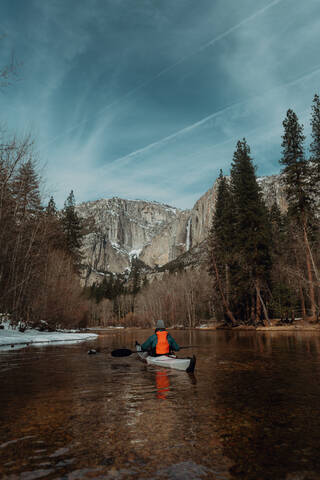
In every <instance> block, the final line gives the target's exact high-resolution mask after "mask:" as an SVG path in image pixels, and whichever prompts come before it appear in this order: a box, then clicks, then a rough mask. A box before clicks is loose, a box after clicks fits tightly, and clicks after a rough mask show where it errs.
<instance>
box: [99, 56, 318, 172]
mask: <svg viewBox="0 0 320 480" xmlns="http://www.w3.org/2000/svg"><path fill="white" fill-rule="evenodd" d="M319 72H320V64H318V65H316V66H315V67H314V68H313V69H312V70H310V71H308V72H306V73H303V74H302V75H300V76H299V77H297V78H295V79H293V80H290V81H289V82H287V83H284V84H282V85H277V86H275V87H272V88H270V89H269V90H266V91H265V92H264V93H263V94H262V95H256V96H253V97H250V98H248V99H246V100H242V101H240V102H236V103H233V104H232V105H229V106H228V107H225V108H222V109H221V110H218V111H216V112H214V113H211V114H210V115H208V116H206V117H204V118H202V119H201V120H198V121H197V122H195V123H192V124H191V125H188V126H187V127H184V128H182V129H181V130H178V131H176V132H174V133H172V134H171V135H168V136H166V137H164V138H161V139H160V140H157V141H156V142H153V143H150V144H149V145H146V146H145V147H143V148H139V149H138V150H135V151H134V152H131V153H128V154H127V155H124V156H123V157H119V158H117V159H115V160H113V161H112V163H111V164H110V166H109V168H110V167H111V169H112V167H113V166H115V164H118V163H121V162H123V161H124V160H130V159H131V158H133V157H136V156H137V155H140V154H141V153H145V152H148V151H149V150H151V149H153V148H155V147H157V146H160V145H164V144H166V143H168V142H169V141H170V140H173V139H174V138H177V137H179V136H181V135H184V134H185V133H188V132H190V131H192V130H194V129H195V128H198V127H200V126H201V125H204V124H205V123H207V122H209V121H210V120H212V119H213V118H215V117H217V116H219V115H221V114H223V113H224V112H226V111H228V110H232V109H233V108H235V107H238V106H240V105H245V104H247V103H249V102H251V101H253V100H257V99H260V98H263V97H264V96H265V95H267V94H269V93H271V92H273V91H274V90H278V89H281V88H286V87H291V86H292V85H296V84H298V83H300V82H301V81H302V80H305V79H306V78H308V77H312V76H313V75H315V74H316V73H319Z"/></svg>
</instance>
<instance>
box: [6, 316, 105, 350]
mask: <svg viewBox="0 0 320 480" xmlns="http://www.w3.org/2000/svg"><path fill="white" fill-rule="evenodd" d="M1 326H2V327H3V328H1V329H0V350H11V349H12V350H13V349H19V348H24V347H26V346H28V345H39V344H40V345H41V344H46V343H58V342H59V343H65V342H68V343H72V342H73V343H76V342H81V341H84V340H94V339H96V338H97V336H98V335H97V334H96V333H81V332H79V331H77V330H61V331H57V332H39V330H34V329H26V330H25V331H24V332H20V331H19V330H18V329H16V328H13V327H11V326H10V324H9V322H3V323H2V324H1Z"/></svg>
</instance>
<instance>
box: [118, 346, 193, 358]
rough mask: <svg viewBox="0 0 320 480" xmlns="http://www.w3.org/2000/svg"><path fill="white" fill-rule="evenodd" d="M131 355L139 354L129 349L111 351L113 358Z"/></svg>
mask: <svg viewBox="0 0 320 480" xmlns="http://www.w3.org/2000/svg"><path fill="white" fill-rule="evenodd" d="M195 347H197V345H188V346H186V347H180V350H182V349H184V348H195ZM132 353H139V351H138V350H130V349H129V348H118V349H117V350H112V352H111V355H112V356H113V357H129V355H131V354H132Z"/></svg>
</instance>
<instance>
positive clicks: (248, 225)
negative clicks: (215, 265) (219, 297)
mask: <svg viewBox="0 0 320 480" xmlns="http://www.w3.org/2000/svg"><path fill="white" fill-rule="evenodd" d="M231 192H232V196H233V202H234V215H235V229H236V232H235V235H234V255H235V257H236V258H237V264H238V266H237V268H235V269H234V270H235V271H234V280H233V281H234V288H235V285H237V288H238V300H240V298H242V301H241V302H239V305H241V304H242V310H241V312H240V315H241V316H242V317H243V318H246V319H247V320H248V317H250V318H251V321H259V320H260V318H261V307H262V308H263V311H264V316H265V317H266V319H268V318H267V317H268V314H267V310H266V306H265V303H264V301H263V298H262V293H261V290H262V288H263V287H264V286H267V285H268V283H269V275H270V270H271V253H270V248H271V245H270V242H271V227H270V223H269V218H268V212H267V208H266V206H265V204H264V202H263V200H262V194H261V191H260V187H259V185H258V183H257V179H256V175H255V168H254V166H253V164H252V159H251V157H250V147H249V146H248V144H247V142H246V140H245V139H243V140H242V141H239V142H238V143H237V149H236V151H235V153H234V156H233V163H232V166H231ZM249 312H250V313H249Z"/></svg>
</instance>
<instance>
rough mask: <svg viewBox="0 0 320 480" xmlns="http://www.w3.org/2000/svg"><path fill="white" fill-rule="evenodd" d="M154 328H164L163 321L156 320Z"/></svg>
mask: <svg viewBox="0 0 320 480" xmlns="http://www.w3.org/2000/svg"><path fill="white" fill-rule="evenodd" d="M156 328H166V327H165V326H164V321H163V320H158V321H157V324H156Z"/></svg>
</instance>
